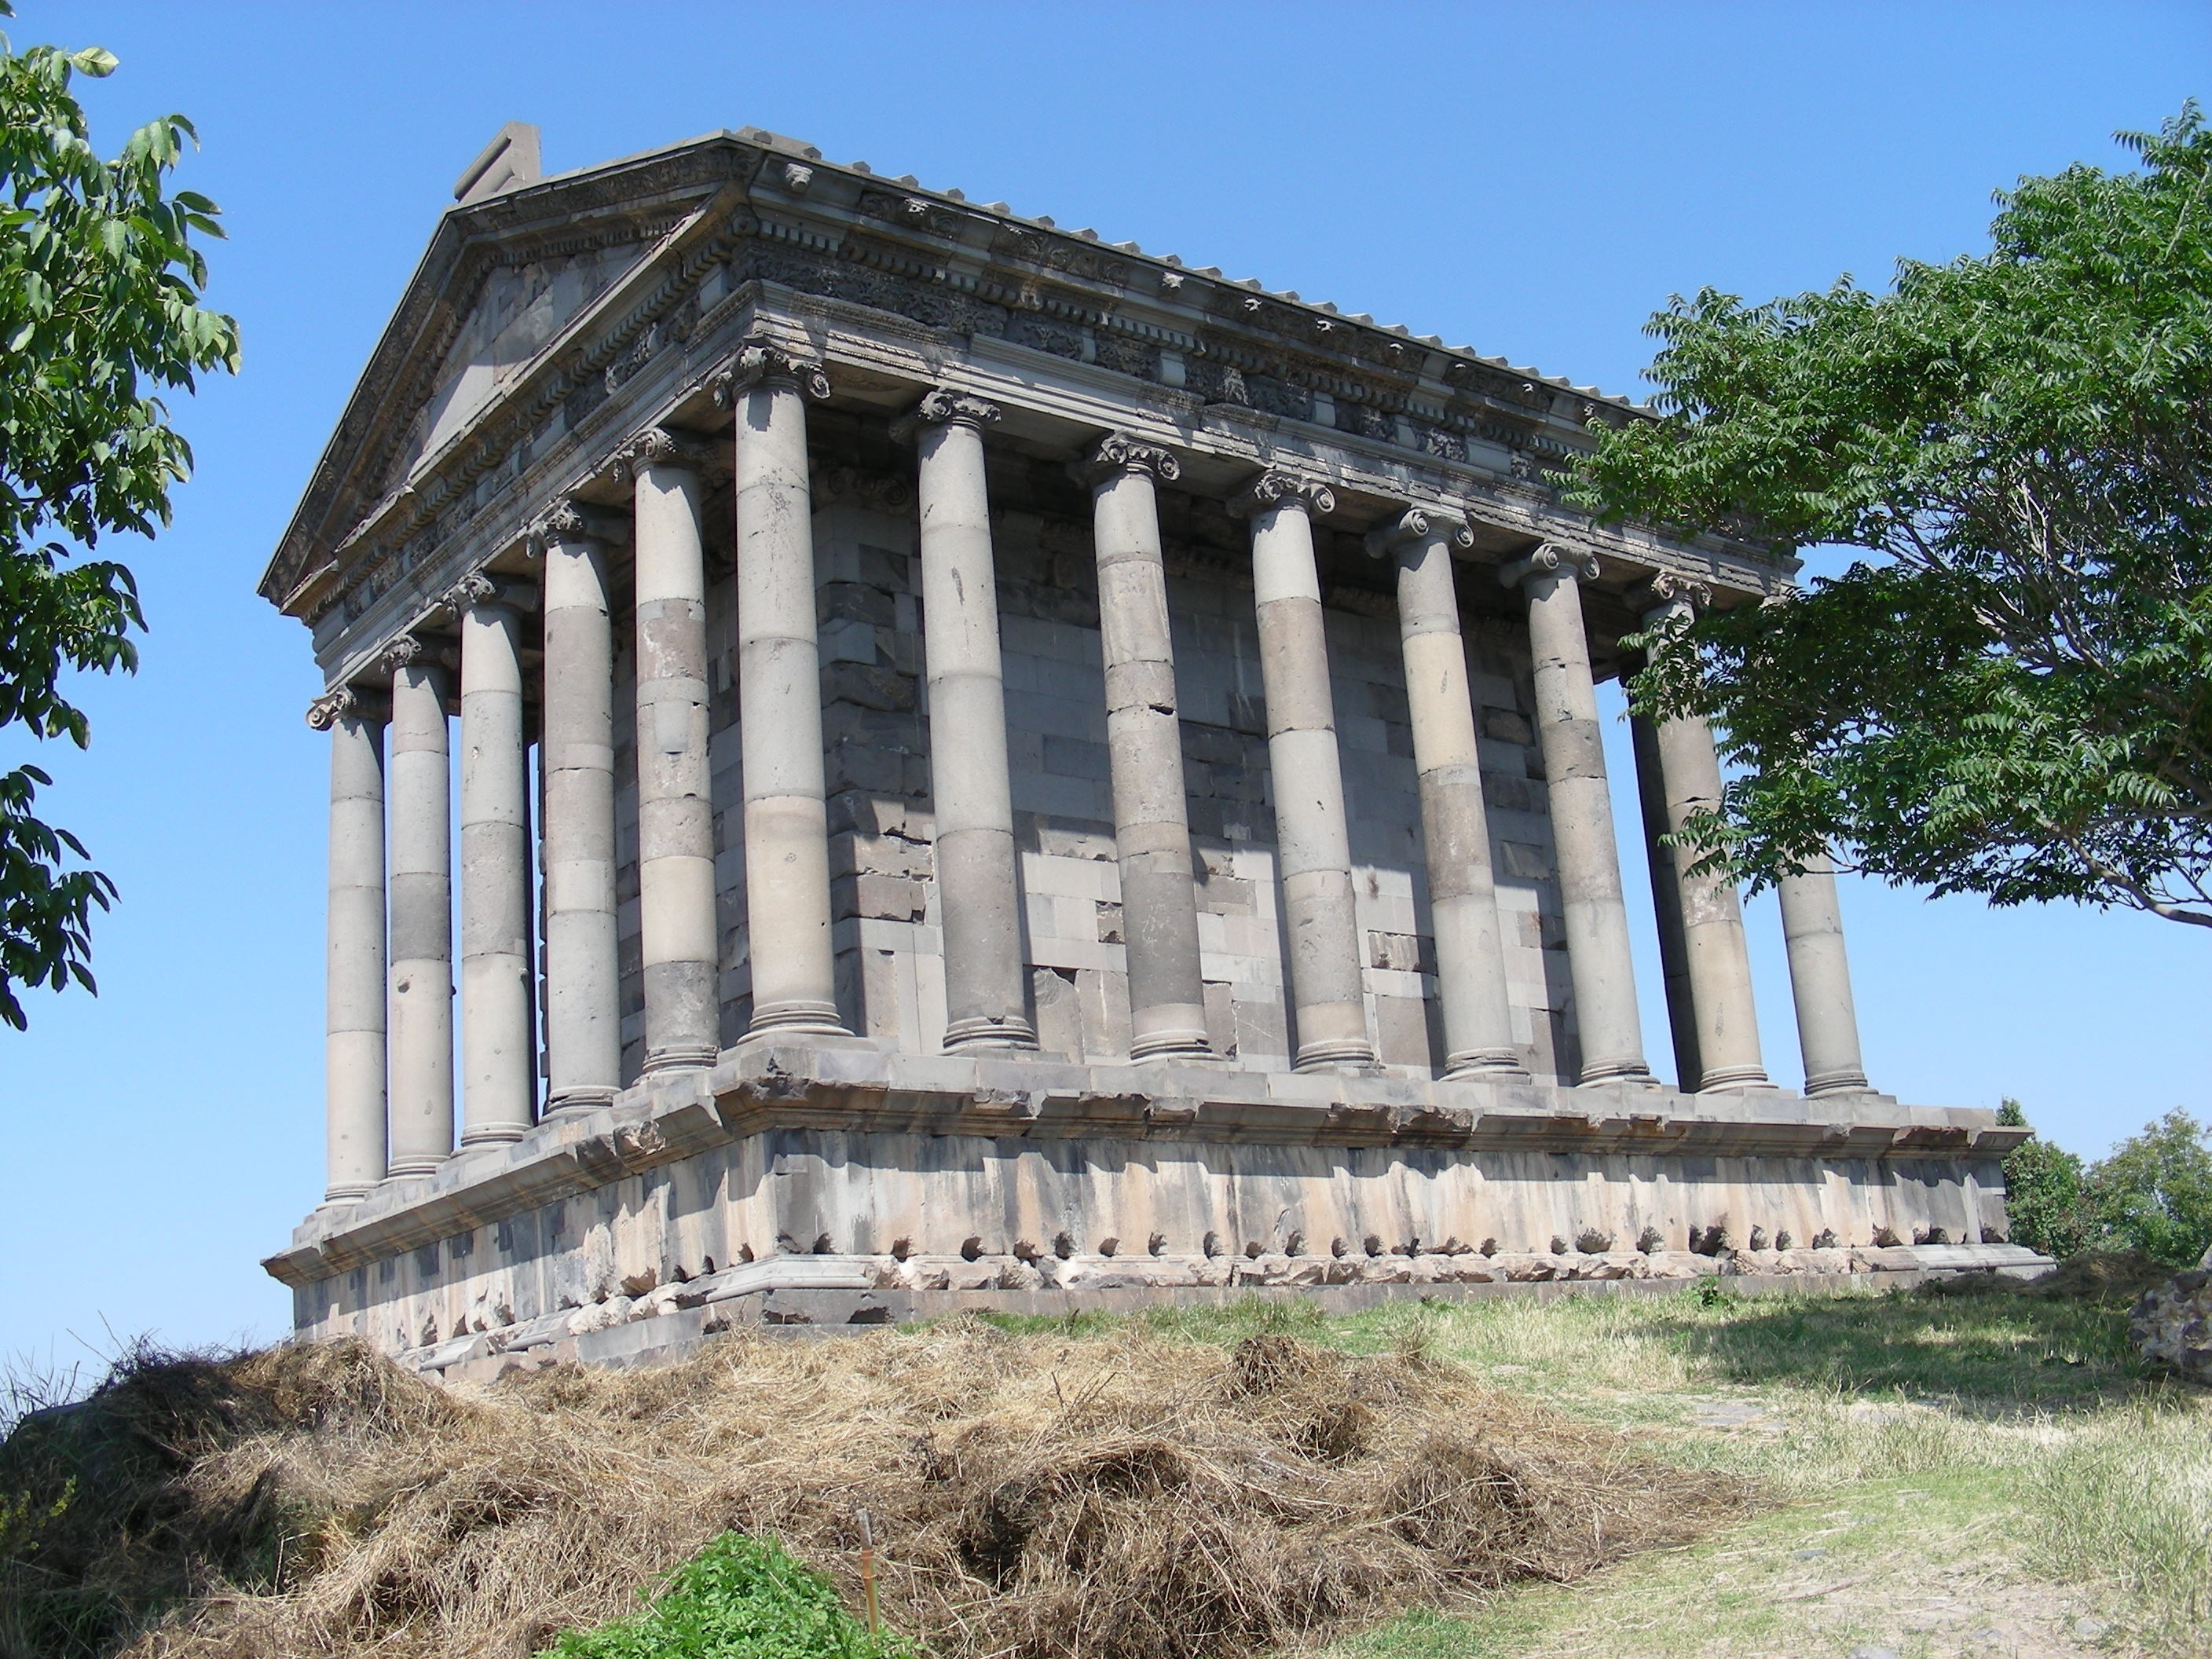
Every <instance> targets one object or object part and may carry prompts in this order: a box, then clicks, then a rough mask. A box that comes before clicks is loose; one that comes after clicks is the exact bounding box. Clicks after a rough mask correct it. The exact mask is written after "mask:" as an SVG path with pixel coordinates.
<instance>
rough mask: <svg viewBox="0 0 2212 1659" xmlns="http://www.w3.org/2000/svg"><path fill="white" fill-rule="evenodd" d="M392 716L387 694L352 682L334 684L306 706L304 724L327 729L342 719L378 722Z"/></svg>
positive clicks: (318, 729) (322, 729)
mask: <svg viewBox="0 0 2212 1659" xmlns="http://www.w3.org/2000/svg"><path fill="white" fill-rule="evenodd" d="M391 718H392V700H391V699H390V698H389V697H387V696H385V695H384V694H383V693H381V692H378V691H368V690H362V688H361V687H359V686H355V685H334V686H332V687H331V689H330V690H327V691H325V692H324V693H323V695H322V696H319V697H317V698H316V699H315V700H314V701H313V702H310V703H309V704H308V705H307V724H308V725H310V726H313V727H314V728H315V730H316V731H318V732H327V731H329V730H330V729H331V727H332V726H336V725H337V723H338V722H339V721H340V720H375V721H379V722H381V721H384V720H390V719H391Z"/></svg>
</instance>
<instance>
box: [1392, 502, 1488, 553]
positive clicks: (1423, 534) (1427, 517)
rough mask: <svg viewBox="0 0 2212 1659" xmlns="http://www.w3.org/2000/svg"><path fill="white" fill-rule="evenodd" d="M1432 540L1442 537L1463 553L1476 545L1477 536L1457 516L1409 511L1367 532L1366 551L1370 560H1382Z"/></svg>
mask: <svg viewBox="0 0 2212 1659" xmlns="http://www.w3.org/2000/svg"><path fill="white" fill-rule="evenodd" d="M1431 537H1441V538H1443V540H1445V541H1447V542H1449V543H1450V544H1451V545H1452V546H1454V547H1456V548H1458V549H1459V550H1461V551H1462V552H1465V551H1466V550H1468V549H1469V548H1471V547H1473V546H1474V531H1472V530H1470V529H1468V524H1467V520H1465V519H1462V518H1461V517H1460V516H1459V514H1457V513H1450V512H1447V511H1445V510H1444V509H1443V508H1441V507H1407V509H1406V510H1405V511H1404V512H1403V513H1400V514H1399V515H1398V516H1397V517H1396V518H1395V519H1393V520H1390V521H1389V523H1388V524H1384V525H1378V526H1376V527H1375V528H1374V529H1372V530H1370V531H1369V532H1367V551H1368V554H1369V555H1370V556H1371V557H1374V558H1377V559H1380V558H1383V557H1385V556H1388V555H1389V554H1391V553H1393V552H1395V550H1397V549H1399V548H1401V547H1404V546H1406V545H1407V544H1409V543H1418V542H1425V541H1427V540H1429V539H1430V538H1431Z"/></svg>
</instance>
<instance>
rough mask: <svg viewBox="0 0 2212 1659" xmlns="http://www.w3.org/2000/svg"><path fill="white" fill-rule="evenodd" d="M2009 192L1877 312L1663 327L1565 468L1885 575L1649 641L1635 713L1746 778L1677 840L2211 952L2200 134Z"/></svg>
mask: <svg viewBox="0 0 2212 1659" xmlns="http://www.w3.org/2000/svg"><path fill="white" fill-rule="evenodd" d="M2120 142H2121V143H2123V144H2124V145H2125V146H2127V147H2128V148H2129V149H2131V150H2132V151H2134V152H2135V153H2136V155H2137V156H2139V157H2140V160H2141V162H2142V167H2141V168H2140V170H2139V171H2134V172H2126V173H2105V172H2102V171H2100V170H2099V169H2098V168H2095V167H2088V166H2086V165H2077V166H2075V167H2069V168H2068V169H2067V170H2066V171H2065V172H2063V173H2060V174H2058V175H2057V176H2056V177H2051V178H2027V179H2021V181H2020V183H2019V185H2018V186H2017V187H2016V188H2015V190H2013V191H2010V192H2008V193H2004V194H2002V195H2001V196H2000V197H1999V198H1998V200H1999V202H2000V204H2001V209H2000V211H1999V213H1998V215H1997V217H1996V222H1995V223H1994V224H1993V225H1992V227H1991V231H1990V235H1991V243H1992V246H1991V248H1990V252H1989V253H1988V254H1986V255H1985V256H1982V257H1978V258H1959V259H1956V260H1954V261H1952V262H1951V263H1950V264H1942V265H1931V264H1917V263H1914V262H1911V261H1905V262H1901V263H1900V264H1899V269H1898V275H1897V279H1896V283H1895V284H1894V286H1893V289H1891V290H1890V291H1889V292H1888V293H1887V294H1883V295H1874V294H1870V293H1869V292H1867V291H1865V290H1864V289H1860V288H1858V287H1857V286H1856V285H1854V284H1853V283H1852V282H1851V281H1850V278H1849V277H1845V278H1844V279H1842V280H1841V281H1839V282H1838V283H1837V284H1836V285H1835V286H1834V287H1833V288H1832V289H1829V290H1828V291H1827V292H1826V293H1814V294H1802V295H1796V296H1795V297H1793V298H1784V299H1777V300H1773V301H1768V302H1766V303H1765V304H1762V305H1747V304H1746V303H1745V302H1744V301H1741V299H1739V298H1738V297H1737V296H1735V295H1728V294H1723V293H1718V292H1717V291H1715V290H1712V289H1706V290H1704V291H1703V292H1701V293H1699V295H1697V297H1696V298H1695V299H1693V300H1683V299H1682V298H1680V296H1679V295H1678V296H1676V298H1675V299H1674V301H1672V303H1671V304H1670V306H1669V307H1668V309H1667V310H1666V311H1664V312H1662V313H1659V314H1658V315H1657V316H1656V317H1655V318H1654V319H1652V321H1651V323H1650V327H1649V331H1650V333H1652V334H1653V335H1655V336H1656V337H1658V338H1659V339H1661V340H1662V341H1663V342H1664V346H1663V349H1662V350H1661V351H1660V353H1659V354H1658V356H1657V358H1656V361H1655V362H1654V363H1653V365H1652V367H1651V368H1650V378H1651V379H1652V380H1654V381H1656V383H1657V385H1658V386H1659V388H1660V392H1659V396H1658V398H1657V400H1656V401H1657V403H1658V404H1659V407H1660V408H1661V410H1662V418H1661V419H1659V420H1657V421H1639V422H1632V423H1631V424H1629V425H1628V426H1626V427H1625V428H1620V429H1618V430H1609V431H1605V432H1602V433H1601V434H1600V435H1599V443H1598V447H1597V449H1596V450H1595V453H1592V454H1590V455H1589V456H1586V457H1583V458H1580V459H1578V460H1577V462H1576V463H1575V464H1573V465H1571V467H1570V468H1569V469H1568V472H1567V482H1568V484H1569V487H1570V489H1571V495H1572V498H1573V499H1575V500H1576V501H1578V502H1580V503H1581V504H1582V505H1583V506H1585V507H1590V508H1592V509H1594V510H1595V511H1597V512H1599V513H1601V514H1602V515H1604V516H1607V517H1610V518H1614V519H1618V518H1622V517H1627V516H1634V517H1638V518H1641V519H1644V520H1650V521H1651V522H1654V523H1657V524H1661V525H1664V526H1672V527H1677V528H1682V529H1686V530H1692V531H1696V530H1707V529H1723V530H1727V531H1729V532H1733V533H1735V534H1738V535H1742V536H1746V537H1748V538H1753V539H1755V540H1764V541H1765V542H1767V543H1768V544H1771V545H1772V546H1773V547H1774V548H1775V549H1776V550H1779V551H1789V550H1794V549H1796V548H1798V547H1802V546H1807V545H1811V544H1824V543H1825V544H1843V545H1845V546H1849V547H1853V548H1858V549H1863V550H1866V551H1867V552H1868V553H1869V554H1870V555H1872V556H1873V557H1870V558H1868V559H1863V560H1861V561H1859V562H1855V563H1854V564H1852V565H1851V566H1850V568H1849V570H1848V571H1847V572H1846V573H1845V574H1844V575H1842V576H1841V577H1838V578H1837V579H1835V580H1816V581H1814V583H1813V584H1812V586H1811V588H1810V590H1809V591H1807V592H1789V593H1785V594H1782V595H1778V596H1776V598H1774V599H1771V601H1770V602H1768V603H1767V604H1765V605H1753V606H1742V607H1739V608H1737V609H1735V610H1732V611H1718V612H1714V613H1711V614H1709V615H1708V616H1706V617H1701V618H1699V620H1698V621H1697V622H1696V623H1693V624H1692V625H1690V626H1688V627H1687V628H1686V629H1679V628H1678V629H1674V630H1672V631H1669V632H1667V633H1662V634H1655V635H1650V636H1647V637H1646V639H1645V641H1644V643H1645V645H1646V647H1647V649H1648V652H1649V657H1650V660H1649V664H1648V665H1647V667H1646V668H1645V669H1644V671H1643V672H1642V674H1640V675H1639V676H1638V678H1637V680H1636V682H1635V684H1634V687H1633V691H1634V695H1635V697H1636V699H1637V701H1638V702H1639V704H1641V705H1642V706H1644V708H1646V709H1647V710H1649V711H1650V712H1653V713H1655V714H1662V715H1664V714H1703V715H1705V716H1708V717H1710V718H1711V719H1712V720H1714V721H1715V723H1716V725H1717V727H1718V728H1719V732H1718V735H1719V736H1720V738H1721V740H1722V743H1723V750H1724V752H1725V753H1726V754H1727V755H1728V757H1729V758H1730V759H1732V760H1733V761H1735V762H1736V763H1740V765H1741V768H1742V775H1740V776H1738V777H1736V778H1735V779H1733V780H1732V781H1730V783H1729V787H1728V790H1727V793H1726V798H1725V799H1724V800H1723V803H1722V805H1721V807H1720V809H1719V810H1718V811H1717V812H1713V813H1708V814H1705V815H1704V816H1703V817H1700V818H1699V819H1696V820H1694V821H1693V822H1692V823H1691V825H1690V826H1689V827H1688V829H1687V830H1686V832H1685V839H1686V841H1687V842H1691V843H1692V844H1694V845H1696V846H1697V847H1699V848H1701V849H1702V851H1703V852H1704V854H1705V863H1706V865H1707V866H1708V867H1711V868H1725V869H1728V870H1729V871H1730V872H1732V873H1734V874H1736V875H1738V876H1740V877H1743V878H1748V879H1750V880H1752V881H1753V882H1754V883H1763V882H1766V881H1771V880H1772V879H1773V878H1775V877H1777V876H1778V875H1779V874H1782V873H1785V872H1788V871H1789V870H1790V869H1791V868H1793V867H1796V866H1798V865H1800V864H1801V863H1802V862H1803V861H1804V860H1806V859H1807V858H1808V857H1809V856H1810V855H1811V854H1814V853H1815V852H1817V851H1819V850H1820V849H1822V848H1826V847H1830V846H1833V847H1836V848H1838V849H1839V850H1840V851H1842V852H1843V853H1844V854H1845V855H1846V859H1847V861H1851V860H1855V861H1856V863H1857V866H1858V867H1861V868H1863V869H1865V870H1868V871H1870V872H1874V873H1876V874H1879V875H1881V876H1882V877H1884V878H1887V879H1888V880H1890V881H1891V882H1893V883H1896V884H1905V883H1911V884H1923V885H1926V886H1929V887H1931V888H1933V889H1934V890H1936V892H1938V893H1948V892H1974V893H1980V894H1984V895H1985V896H1988V897H1989V899H1990V901H1991V902H1995V903H1997V904H2017V903H2021V902H2026V901H2029V900H2049V899H2058V898H2066V899H2074V900H2079V901H2083V902H2090V903H2094V904H2099V905H2112V904H2120V905H2126V906H2133V907H2136V908H2142V909H2144V910H2147V911H2149V912H2151V913H2153V914H2155V915H2161V916H2166V917H2168V918H2170V919H2172V920H2174V921H2185V922H2193V923H2197V924H2201V925H2205V926H2212V892H2208V890H2207V881H2208V876H2212V471H2209V470H2208V465H2207V461H2208V455H2212V131H2208V130H2207V128H2206V126H2205V124H2204V122H2203V118H2202V117H2201V115H2200V113H2199V112H2198V110H2197V106H2195V105H2194V104H2193V103H2192V104H2191V105H2188V106H2185V108H2184V109H2183V110H2182V112H2180V113H2179V115H2177V116H2176V117H2174V118H2172V119H2171V120H2169V121H2167V122H2166V124H2165V125H2164V127H2163V128H2162V129H2161V130H2160V132H2159V133H2157V134H2156V135H2145V134H2123V135H2121V136H2120Z"/></svg>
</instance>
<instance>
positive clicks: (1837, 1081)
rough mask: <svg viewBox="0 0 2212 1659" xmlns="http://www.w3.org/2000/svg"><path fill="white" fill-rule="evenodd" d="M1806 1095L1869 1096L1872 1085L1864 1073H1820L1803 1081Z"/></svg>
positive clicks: (1872, 1089) (1871, 1091)
mask: <svg viewBox="0 0 2212 1659" xmlns="http://www.w3.org/2000/svg"><path fill="white" fill-rule="evenodd" d="M1805 1092H1806V1093H1807V1094H1808V1095H1869V1094H1872V1093H1873V1092H1874V1085H1873V1084H1871V1083H1869V1082H1868V1081H1867V1074H1866V1073H1864V1072H1856V1071H1854V1072H1820V1073H1814V1075H1813V1076H1811V1077H1808V1078H1807V1079H1805Z"/></svg>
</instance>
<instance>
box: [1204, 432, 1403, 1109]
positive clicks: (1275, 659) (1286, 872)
mask: <svg viewBox="0 0 2212 1659" xmlns="http://www.w3.org/2000/svg"><path fill="white" fill-rule="evenodd" d="M1335 508H1336V498H1335V497H1334V495H1331V494H1330V492H1329V490H1328V488H1327V487H1326V486H1325V485H1322V484H1321V483H1316V482H1315V481H1314V480H1312V479H1310V478H1305V477H1300V476H1298V475H1297V473H1294V472H1290V471H1284V470H1282V469H1279V468H1273V467H1271V468H1269V469H1268V470H1267V471H1265V472H1262V473H1261V475H1260V476H1259V477H1257V478H1256V479H1255V480H1254V481H1253V482H1252V483H1250V484H1249V486H1247V487H1246V489H1244V491H1243V494H1242V495H1238V496H1237V498H1236V499H1235V500H1234V501H1231V503H1230V504H1229V510H1230V512H1231V513H1232V514H1234V515H1236V516H1237V517H1239V518H1245V519H1249V520H1251V524H1252V590H1253V603H1254V605H1255V608H1256V610H1257V612H1258V617H1259V623H1260V676H1261V686H1262V689H1263V690H1264V691H1265V693H1266V696H1267V761H1268V766H1269V769H1270V770H1271V771H1272V772H1273V778H1274V792H1275V841H1276V846H1277V849H1278V850H1277V854H1276V856H1277V859H1278V860H1279V864H1278V868H1279V880H1280V885H1281V890H1282V898H1283V917H1284V921H1285V924H1286V927H1285V932H1286V933H1287V934H1288V936H1289V940H1290V952H1289V955H1290V960H1289V964H1288V965H1289V969H1290V975H1289V976H1290V987H1291V1002H1292V1006H1293V1008H1294V1011H1295V1014H1296V1018H1297V1066H1299V1067H1300V1068H1302V1069H1303V1068H1305V1067H1309V1066H1369V1065H1372V1064H1373V1063H1374V1060H1375V1044H1374V1042H1373V1041H1372V1039H1371V1038H1370V1036H1368V1032H1367V1009H1366V999H1365V993H1364V984H1363V975H1362V973H1361V969H1360V950H1359V923H1358V913H1357V910H1356V908H1355V907H1354V904H1353V898H1352V836H1351V832H1350V829H1348V827H1347V825H1346V820H1345V808H1344V774H1343V770H1342V768H1341V765H1340V762H1339V760H1338V757H1337V747H1336V706H1335V702H1334V698H1333V696H1332V695H1331V693H1330V690H1329V681H1328V635H1327V634H1326V632H1325V631H1324V628H1323V623H1322V604H1321V574H1320V571H1319V570H1318V568H1316V565H1315V562H1314V541H1313V519H1312V515H1313V514H1314V513H1331V512H1334V510H1335Z"/></svg>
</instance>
